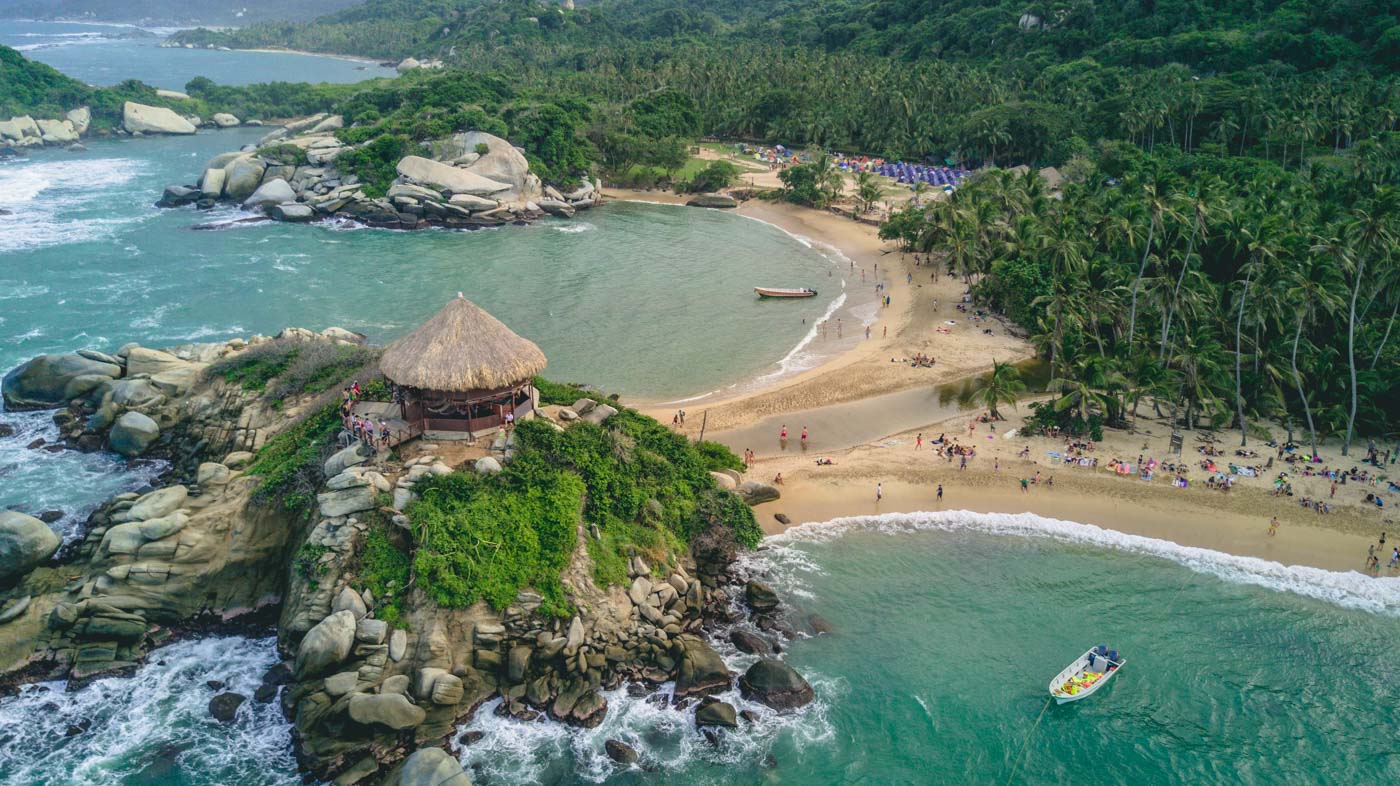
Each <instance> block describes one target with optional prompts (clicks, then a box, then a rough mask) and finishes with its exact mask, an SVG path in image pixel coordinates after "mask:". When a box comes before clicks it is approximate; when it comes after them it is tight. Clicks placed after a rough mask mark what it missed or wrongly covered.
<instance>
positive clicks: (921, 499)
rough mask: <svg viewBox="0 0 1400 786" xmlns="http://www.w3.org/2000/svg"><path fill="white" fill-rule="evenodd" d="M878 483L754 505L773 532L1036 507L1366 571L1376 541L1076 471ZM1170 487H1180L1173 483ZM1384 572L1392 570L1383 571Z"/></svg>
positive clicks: (796, 486) (1157, 534)
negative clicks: (884, 517)
mask: <svg viewBox="0 0 1400 786" xmlns="http://www.w3.org/2000/svg"><path fill="white" fill-rule="evenodd" d="M876 482H877V481H876V480H875V479H874V478H869V479H866V480H854V479H841V480H828V479H816V478H811V477H802V478H797V479H794V480H790V481H786V482H785V483H784V488H783V490H782V491H783V498H782V499H780V500H778V501H776V502H769V503H765V504H763V505H759V506H757V507H756V508H754V514H755V515H756V516H757V517H758V520H759V523H760V524H762V526H763V530H764V532H766V533H767V534H770V535H773V534H777V533H780V532H782V531H784V530H786V529H787V528H788V525H783V524H780V523H778V521H777V520H776V519H775V518H774V514H776V513H782V514H784V515H785V516H787V517H788V518H789V519H790V520H791V522H792V524H791V525H790V526H797V525H799V524H804V523H808V522H821V521H830V520H831V519H835V518H840V517H844V516H873V515H879V514H884V513H914V512H922V511H957V510H967V511H973V512H977V513H1034V514H1036V515H1038V516H1044V517H1046V518H1053V519H1062V520H1065V521H1077V522H1079V523H1081V524H1093V525H1095V526H1099V527H1103V528H1105V529H1111V530H1116V531H1118V532H1125V533H1128V534H1131V535H1142V536H1144V537H1150V538H1158V539H1161V540H1168V541H1171V542H1173V543H1178V544H1180V545H1183V546H1196V547H1199V548H1206V549H1213V550H1215V551H1222V552H1225V553H1229V554H1238V555H1243V556H1251V557H1259V558H1260V559H1266V560H1272V561H1275V562H1279V563H1282V564H1284V565H1309V566H1312V567H1317V568H1322V569H1324V570H1335V571H1352V570H1355V571H1360V570H1361V569H1362V568H1363V567H1364V563H1365V556H1366V547H1367V546H1368V545H1370V544H1372V543H1374V542H1375V540H1374V538H1371V537H1367V536H1365V535H1361V534H1357V533H1354V532H1337V531H1335V530H1332V529H1327V528H1323V527H1318V526H1308V525H1307V524H1298V523H1296V522H1292V521H1290V522H1287V523H1284V524H1282V525H1281V526H1280V527H1279V530H1278V534H1276V535H1274V536H1273V537H1270V536H1269V535H1268V521H1269V517H1268V516H1267V515H1262V514H1261V515H1247V514H1243V513H1238V512H1233V511H1223V510H1220V509H1219V508H1218V507H1215V506H1213V505H1210V504H1209V503H1210V502H1211V500H1210V499H1191V498H1189V497H1185V496H1178V497H1177V498H1175V499H1172V498H1166V499H1162V498H1149V497H1153V496H1155V495H1147V494H1131V495H1113V494H1108V493H1105V490H1104V489H1102V488H1096V487H1095V486H1096V484H1095V483H1093V482H1092V481H1087V482H1086V481H1085V480H1084V479H1082V478H1073V479H1067V478H1064V477H1063V476H1061V475H1057V476H1056V479H1055V487H1054V488H1053V489H1050V488H1046V487H1044V486H1035V487H1032V488H1031V489H1030V491H1029V492H1028V493H1025V494H1022V493H1021V492H1020V491H1019V490H1016V486H1015V480H1014V479H1007V481H1006V482H1003V483H999V484H998V486H991V485H987V484H986V478H985V475H984V474H983V473H976V474H975V476H974V475H970V474H969V473H966V472H964V473H958V472H957V471H956V470H945V471H941V472H929V473H928V479H927V481H925V482H919V483H911V482H908V481H905V480H896V481H888V482H885V483H884V484H883V490H884V498H883V499H882V500H881V501H880V502H878V503H877V502H876V501H875V483H876ZM939 483H942V484H943V491H944V495H943V501H942V502H941V503H940V502H939V501H938V499H937V486H938V484H939ZM1161 491H1164V492H1168V493H1170V490H1168V489H1161ZM1381 575H1382V576H1385V575H1387V572H1386V571H1385V570H1382V571H1381Z"/></svg>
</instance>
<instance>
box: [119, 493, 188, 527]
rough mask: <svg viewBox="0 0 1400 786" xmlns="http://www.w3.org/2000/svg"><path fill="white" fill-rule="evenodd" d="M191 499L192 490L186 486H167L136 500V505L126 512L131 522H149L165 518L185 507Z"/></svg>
mask: <svg viewBox="0 0 1400 786" xmlns="http://www.w3.org/2000/svg"><path fill="white" fill-rule="evenodd" d="M189 498H190V490H189V489H187V488H185V487H184V486H166V487H165V488H163V489H156V490H155V491H152V492H151V493H149V494H145V495H142V496H140V497H137V498H136V503H135V504H133V505H132V506H131V507H130V508H128V509H127V511H126V518H127V520H129V521H149V520H151V519H159V518H165V517H166V516H169V515H170V514H171V513H174V512H175V511H177V510H179V509H180V508H181V507H182V506H184V504H185V501H186V500H188V499H189Z"/></svg>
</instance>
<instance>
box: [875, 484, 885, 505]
mask: <svg viewBox="0 0 1400 786" xmlns="http://www.w3.org/2000/svg"><path fill="white" fill-rule="evenodd" d="M884 498H885V486H884V484H883V483H876V484H875V501H876V502H879V501H880V500H882V499H884Z"/></svg>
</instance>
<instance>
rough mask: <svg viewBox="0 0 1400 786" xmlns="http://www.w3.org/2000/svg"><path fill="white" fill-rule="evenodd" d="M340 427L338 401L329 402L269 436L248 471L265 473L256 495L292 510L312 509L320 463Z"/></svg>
mask: <svg viewBox="0 0 1400 786" xmlns="http://www.w3.org/2000/svg"><path fill="white" fill-rule="evenodd" d="M340 428H341V422H340V413H339V412H338V411H337V409H336V405H335V404H327V405H326V406H323V407H321V408H320V409H318V410H316V411H314V412H312V413H311V414H310V415H308V416H307V417H306V418H305V419H304V420H302V421H301V422H300V423H297V424H296V425H294V426H292V427H291V428H289V429H287V430H286V431H283V432H282V433H281V434H278V435H277V436H275V437H273V438H272V439H269V440H268V441H267V442H266V443H265V444H264V445H263V446H262V447H261V448H259V449H258V454H257V458H256V459H255V460H254V461H253V464H252V466H250V467H249V468H248V474H250V475H259V476H261V477H262V483H260V484H259V485H258V490H257V492H256V495H255V496H256V498H257V499H260V500H264V501H274V500H275V501H276V502H277V503H278V504H280V505H281V506H282V508H283V509H284V510H287V511H289V512H291V513H295V514H307V513H310V512H311V511H312V510H313V509H314V508H315V506H316V491H317V490H318V489H319V488H320V485H321V475H322V473H321V463H322V461H324V459H325V454H326V451H327V450H328V448H329V447H330V445H331V441H332V439H333V438H334V437H335V433H336V432H337V431H339V430H340Z"/></svg>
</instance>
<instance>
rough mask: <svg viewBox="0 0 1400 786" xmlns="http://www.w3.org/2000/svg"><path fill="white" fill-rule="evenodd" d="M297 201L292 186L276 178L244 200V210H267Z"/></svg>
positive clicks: (259, 187)
mask: <svg viewBox="0 0 1400 786" xmlns="http://www.w3.org/2000/svg"><path fill="white" fill-rule="evenodd" d="M295 201H297V193H296V192H295V191H293V190H292V187H291V185H289V184H288V183H287V181H286V180H283V179H282V178H280V177H275V178H272V179H271V180H268V181H266V182H264V183H263V184H262V185H260V186H258V187H257V190H255V191H253V193H252V194H251V195H249V197H248V198H247V199H245V200H243V209H244V210H266V209H267V208H270V207H272V206H273V205H281V204H284V203H287V202H295Z"/></svg>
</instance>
